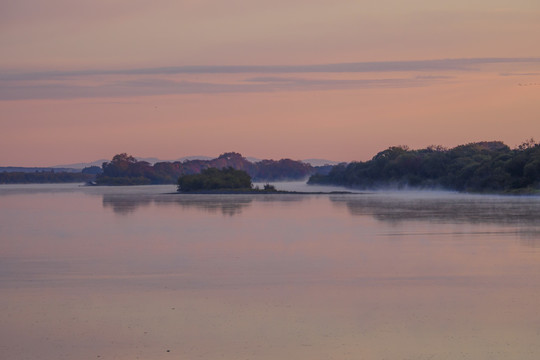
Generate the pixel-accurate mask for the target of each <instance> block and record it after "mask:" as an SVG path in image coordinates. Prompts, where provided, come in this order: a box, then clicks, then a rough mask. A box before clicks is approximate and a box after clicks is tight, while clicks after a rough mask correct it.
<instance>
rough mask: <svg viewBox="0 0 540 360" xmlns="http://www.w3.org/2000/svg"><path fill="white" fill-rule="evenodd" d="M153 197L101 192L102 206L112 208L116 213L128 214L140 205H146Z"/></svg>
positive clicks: (150, 202) (151, 201)
mask: <svg viewBox="0 0 540 360" xmlns="http://www.w3.org/2000/svg"><path fill="white" fill-rule="evenodd" d="M152 203H153V199H152V198H149V197H142V196H137V197H135V196H126V195H117V194H103V207H104V208H110V209H112V210H113V211H114V212H115V213H116V214H120V215H128V214H131V213H133V212H135V210H137V209H138V208H140V207H147V206H149V205H150V204H152Z"/></svg>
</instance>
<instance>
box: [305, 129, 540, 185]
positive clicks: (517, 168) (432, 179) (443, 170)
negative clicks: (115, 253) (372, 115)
mask: <svg viewBox="0 0 540 360" xmlns="http://www.w3.org/2000/svg"><path fill="white" fill-rule="evenodd" d="M308 183H309V184H325V185H341V186H347V187H354V188H359V189H375V188H387V187H392V188H406V187H410V188H424V189H436V188H441V189H447V190H455V191H462V192H477V193H537V192H539V189H540V144H538V143H536V142H535V141H534V140H533V139H531V140H528V141H526V142H524V143H523V144H521V145H519V146H518V147H516V148H515V149H510V148H509V147H508V146H507V145H505V144H504V143H502V142H500V141H490V142H476V143H470V144H466V145H460V146H457V147H454V148H451V149H446V148H443V147H441V146H430V147H428V148H425V149H420V150H410V149H409V148H408V147H406V146H393V147H390V148H388V149H386V150H384V151H381V152H379V153H378V154H377V155H375V156H374V157H373V158H372V159H371V160H369V161H365V162H352V163H349V164H348V165H337V166H335V167H333V168H332V170H331V171H330V172H329V173H328V175H313V176H311V178H310V179H309V181H308Z"/></svg>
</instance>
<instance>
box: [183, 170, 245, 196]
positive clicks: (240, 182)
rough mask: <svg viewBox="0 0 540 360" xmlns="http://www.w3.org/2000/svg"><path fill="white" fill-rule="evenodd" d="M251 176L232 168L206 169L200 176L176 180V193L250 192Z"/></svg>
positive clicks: (192, 175) (195, 175) (190, 175)
mask: <svg viewBox="0 0 540 360" xmlns="http://www.w3.org/2000/svg"><path fill="white" fill-rule="evenodd" d="M252 188H253V184H252V182H251V176H249V174H248V173H247V172H245V171H243V170H235V169H233V168H232V167H227V168H223V169H217V168H208V169H204V170H203V171H201V173H200V174H188V175H182V176H180V177H179V178H178V191H179V192H190V191H208V190H251V189H252Z"/></svg>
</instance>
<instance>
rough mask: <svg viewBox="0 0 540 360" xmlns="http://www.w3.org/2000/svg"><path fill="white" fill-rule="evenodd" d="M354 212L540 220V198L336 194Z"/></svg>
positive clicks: (385, 216) (403, 217)
mask: <svg viewBox="0 0 540 360" xmlns="http://www.w3.org/2000/svg"><path fill="white" fill-rule="evenodd" d="M330 200H331V201H332V203H333V204H334V205H335V206H336V207H338V208H341V207H346V208H347V210H348V211H349V213H350V214H351V215H354V216H363V215H371V216H373V217H374V218H375V219H377V220H380V221H385V222H401V221H411V220H414V221H430V222H439V223H456V222H458V223H504V224H523V223H527V224H540V198H537V197H511V196H507V197H505V196H483V195H482V196H480V195H478V196H477V195H460V194H441V195H436V194H427V195H426V194H424V195H418V194H415V195H409V196H408V195H407V194H370V195H361V196H332V197H330Z"/></svg>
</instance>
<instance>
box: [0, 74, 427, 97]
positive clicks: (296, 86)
mask: <svg viewBox="0 0 540 360" xmlns="http://www.w3.org/2000/svg"><path fill="white" fill-rule="evenodd" d="M425 85H427V82H426V81H421V80H417V79H399V78H396V79H365V80H364V79H360V80H339V79H337V80H336V79H303V78H277V77H276V78H250V79H247V80H246V81H244V82H242V83H228V84H223V83H211V82H193V81H170V80H162V79H141V80H129V81H123V82H115V83H107V84H102V85H97V86H82V85H76V84H73V85H67V84H41V85H40V84H36V85H31V84H21V85H15V86H10V87H2V88H0V99H1V100H30V99H74V98H108V97H112V98H117V97H131V96H153V95H167V94H169V95H170V94H217V93H256V92H275V91H315V90H343V89H359V88H380V87H386V88H403V87H418V86H425Z"/></svg>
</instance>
